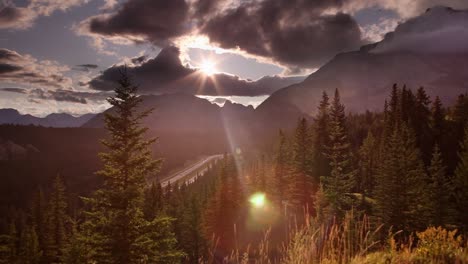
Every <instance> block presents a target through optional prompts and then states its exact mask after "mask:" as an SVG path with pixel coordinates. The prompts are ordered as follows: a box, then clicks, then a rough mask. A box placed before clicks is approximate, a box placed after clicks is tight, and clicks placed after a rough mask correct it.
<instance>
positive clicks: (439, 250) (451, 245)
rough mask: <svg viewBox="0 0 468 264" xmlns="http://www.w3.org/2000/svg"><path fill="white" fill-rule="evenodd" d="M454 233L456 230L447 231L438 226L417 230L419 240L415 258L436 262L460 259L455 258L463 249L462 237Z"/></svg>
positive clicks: (455, 261) (452, 261)
mask: <svg viewBox="0 0 468 264" xmlns="http://www.w3.org/2000/svg"><path fill="white" fill-rule="evenodd" d="M456 234H457V230H453V231H447V230H445V229H443V228H442V227H440V226H439V227H437V228H436V227H429V228H428V229H426V230H425V231H424V232H417V233H416V235H417V237H418V239H419V241H418V246H417V248H416V250H415V254H416V259H418V260H419V259H420V260H421V261H423V260H431V261H433V262H438V263H457V262H458V261H460V260H461V259H457V258H458V257H459V256H460V255H461V254H460V253H462V251H463V238H462V236H461V235H456ZM465 260H468V259H465Z"/></svg>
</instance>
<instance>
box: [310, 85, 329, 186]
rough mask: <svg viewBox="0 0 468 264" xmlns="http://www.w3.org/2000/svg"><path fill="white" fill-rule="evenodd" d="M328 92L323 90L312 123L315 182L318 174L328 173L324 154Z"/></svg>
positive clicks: (327, 116) (327, 134)
mask: <svg viewBox="0 0 468 264" xmlns="http://www.w3.org/2000/svg"><path fill="white" fill-rule="evenodd" d="M329 100H330V99H329V97H328V94H327V93H326V92H325V91H324V92H323V94H322V100H321V101H320V104H319V106H318V113H317V116H316V118H315V120H314V121H315V122H314V125H313V168H314V170H313V175H314V177H316V182H318V180H319V179H320V176H324V175H329V174H330V162H329V160H328V157H327V155H326V153H327V149H326V146H328V145H329V143H328V142H329V126H330V102H329Z"/></svg>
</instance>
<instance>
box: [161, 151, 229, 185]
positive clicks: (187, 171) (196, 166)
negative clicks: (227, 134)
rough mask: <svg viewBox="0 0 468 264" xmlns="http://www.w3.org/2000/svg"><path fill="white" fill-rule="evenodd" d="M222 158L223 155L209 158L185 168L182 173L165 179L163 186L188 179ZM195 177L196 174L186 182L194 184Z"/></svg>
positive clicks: (162, 182)
mask: <svg viewBox="0 0 468 264" xmlns="http://www.w3.org/2000/svg"><path fill="white" fill-rule="evenodd" d="M221 158H223V154H217V155H212V156H208V157H206V158H204V159H202V160H200V161H198V162H196V163H195V164H192V165H190V166H189V167H187V168H184V169H182V170H181V171H179V172H177V173H175V174H173V175H172V176H170V177H168V178H166V179H164V180H163V181H161V186H162V187H165V186H166V185H167V184H168V183H169V182H171V183H174V182H176V181H178V180H180V179H183V178H185V177H187V176H188V175H190V174H191V173H193V172H194V171H197V170H198V169H200V168H201V167H203V166H205V165H206V164H208V163H210V162H212V161H214V160H218V159H221ZM202 173H203V171H202ZM195 177H197V174H195V175H193V176H192V177H190V178H188V179H186V182H189V183H191V182H193V181H194V180H195Z"/></svg>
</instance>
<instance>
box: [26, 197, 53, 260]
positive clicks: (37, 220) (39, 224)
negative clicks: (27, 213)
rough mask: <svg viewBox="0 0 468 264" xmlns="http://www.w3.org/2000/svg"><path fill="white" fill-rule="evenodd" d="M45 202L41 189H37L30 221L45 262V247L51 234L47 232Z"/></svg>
mask: <svg viewBox="0 0 468 264" xmlns="http://www.w3.org/2000/svg"><path fill="white" fill-rule="evenodd" d="M47 207H48V206H47V202H46V198H45V195H44V192H43V190H42V188H39V189H38V190H37V192H36V193H35V194H34V198H33V201H32V205H31V219H32V223H33V226H35V228H36V234H37V237H38V241H39V248H40V251H42V259H43V260H44V261H46V260H45V255H46V250H47V248H46V246H47V243H50V241H51V234H50V232H49V231H48V225H47V220H48V219H47V218H48V216H49V213H48V208H47Z"/></svg>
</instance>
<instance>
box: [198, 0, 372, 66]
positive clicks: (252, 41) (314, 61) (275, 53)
mask: <svg viewBox="0 0 468 264" xmlns="http://www.w3.org/2000/svg"><path fill="white" fill-rule="evenodd" d="M343 2H344V1H313V2H311V1H303V0H292V1H275V0H265V1H262V2H260V3H258V2H254V3H255V4H252V2H245V3H244V4H241V5H240V6H237V7H235V8H231V9H228V10H225V11H223V12H221V13H219V14H218V15H217V16H215V17H213V18H212V19H209V20H207V21H206V22H205V23H204V24H203V26H202V29H201V33H203V34H206V35H207V36H208V37H209V39H210V41H211V42H214V43H217V44H219V45H220V46H221V47H222V48H225V49H236V48H238V49H240V50H242V51H245V52H247V53H249V54H252V55H257V56H260V57H266V58H270V59H271V60H273V61H274V62H277V63H279V64H282V65H286V66H288V67H289V68H290V69H294V68H298V67H301V68H304V67H305V68H316V67H318V66H321V65H322V64H323V63H324V62H326V61H328V60H329V59H331V58H332V57H333V56H334V55H336V54H337V53H339V52H343V51H349V50H353V49H356V48H358V47H359V46H360V45H361V44H363V42H362V40H361V34H360V29H359V26H358V25H357V23H356V21H355V20H354V19H353V18H352V17H351V16H350V15H348V14H345V13H341V12H337V13H329V12H327V11H329V10H330V9H332V8H340V7H341V6H342V4H343Z"/></svg>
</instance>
